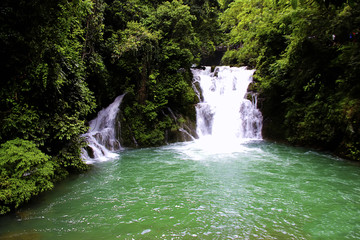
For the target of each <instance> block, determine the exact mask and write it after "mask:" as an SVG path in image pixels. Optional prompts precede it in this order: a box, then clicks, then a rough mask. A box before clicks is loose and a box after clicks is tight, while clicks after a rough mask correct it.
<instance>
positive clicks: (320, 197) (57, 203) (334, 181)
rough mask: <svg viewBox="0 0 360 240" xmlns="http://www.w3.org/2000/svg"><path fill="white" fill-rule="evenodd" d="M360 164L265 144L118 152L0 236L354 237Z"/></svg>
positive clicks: (3, 227) (15, 218) (11, 220)
mask: <svg viewBox="0 0 360 240" xmlns="http://www.w3.org/2000/svg"><path fill="white" fill-rule="evenodd" d="M359 178H360V168H359V165H358V164H357V163H352V162H348V161H343V160H341V159H337V158H334V157H332V156H330V155H327V154H323V153H318V152H314V151H309V150H307V149H304V148H294V147H288V146H285V145H280V144H275V143H269V142H266V141H249V142H244V143H241V144H238V145H237V146H236V147H235V148H232V149H231V148H230V147H225V148H220V147H219V148H216V146H215V145H211V144H210V143H208V142H202V141H194V142H188V143H177V144H172V145H168V146H164V147H159V148H147V149H136V150H126V151H124V152H122V153H121V154H120V155H119V156H118V158H116V159H113V160H110V161H106V162H98V163H95V164H94V167H93V169H92V170H91V171H89V172H87V173H85V174H82V175H80V176H76V177H73V178H72V179H69V180H67V181H65V182H62V183H60V184H59V185H58V186H57V187H56V188H55V190H54V191H52V192H48V193H45V194H43V195H42V196H41V197H39V198H38V199H36V200H34V201H33V202H32V203H31V204H29V205H28V206H26V207H23V208H22V209H21V210H19V211H18V212H17V214H13V215H9V216H5V217H1V218H0V239H67V240H71V239H336V240H338V239H359V238H360V183H359Z"/></svg>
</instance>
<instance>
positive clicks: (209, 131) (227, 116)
mask: <svg viewBox="0 0 360 240" xmlns="http://www.w3.org/2000/svg"><path fill="white" fill-rule="evenodd" d="M253 73H254V70H247V69H246V68H245V67H242V68H237V67H227V66H222V67H216V69H215V71H214V72H211V68H210V67H206V69H205V70H202V69H194V70H193V74H194V83H198V84H199V86H200V88H201V93H202V96H198V97H199V100H200V103H199V104H197V106H196V113H197V134H198V136H199V139H200V140H202V141H205V143H204V144H205V145H208V147H207V148H208V149H209V150H214V148H215V149H218V148H222V150H229V151H230V152H231V151H232V150H233V149H234V148H238V147H239V143H241V142H244V141H248V140H259V139H262V136H261V129H262V115H261V112H260V111H259V110H258V109H257V106H256V104H257V100H256V96H255V95H254V96H253V97H252V99H253V100H252V101H250V100H248V99H246V95H247V89H248V86H249V84H250V83H251V82H252V75H253Z"/></svg>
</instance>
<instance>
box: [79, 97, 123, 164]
mask: <svg viewBox="0 0 360 240" xmlns="http://www.w3.org/2000/svg"><path fill="white" fill-rule="evenodd" d="M124 95H125V94H124ZM124 95H121V96H118V97H117V98H116V99H115V101H114V102H113V103H112V104H110V105H109V106H108V107H107V108H105V109H102V110H101V111H100V112H99V113H98V116H97V117H96V118H95V119H93V120H91V121H90V122H89V124H90V129H89V131H88V132H87V133H85V134H83V135H82V136H83V137H85V139H86V141H87V142H88V147H87V148H86V149H82V158H83V159H84V160H85V162H86V163H92V162H94V161H104V160H107V159H109V158H113V157H116V156H117V154H116V153H114V151H118V150H121V149H122V147H121V144H120V142H119V140H118V136H117V135H118V134H117V133H116V129H119V127H117V126H116V124H118V122H117V121H116V119H117V115H118V112H119V106H120V104H121V101H122V99H123V97H124Z"/></svg>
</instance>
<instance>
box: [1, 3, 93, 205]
mask: <svg viewBox="0 0 360 240" xmlns="http://www.w3.org/2000/svg"><path fill="white" fill-rule="evenodd" d="M92 8H93V3H92V2H91V1H88V0H84V1H75V2H73V1H66V0H62V1H56V2H53V1H52V2H49V1H2V3H1V11H0V20H1V25H0V45H1V47H0V58H1V62H2V64H1V66H0V68H1V74H2V76H1V79H2V87H1V89H0V123H1V124H0V126H1V127H0V142H1V143H5V142H7V143H9V144H10V145H4V146H3V148H4V149H2V154H1V157H2V161H3V164H7V165H9V166H14V165H11V164H19V166H21V164H24V166H26V167H24V169H23V170H21V169H20V168H14V171H15V170H17V171H18V172H14V173H11V174H10V175H6V173H5V172H4V171H5V169H1V170H4V171H3V172H2V174H3V175H2V178H3V179H4V184H3V185H2V187H1V191H5V192H8V193H6V194H7V195H6V198H5V199H2V203H5V204H7V206H13V207H18V206H19V204H21V202H23V201H26V200H28V199H29V197H30V196H33V195H36V194H37V193H39V192H41V191H43V190H47V189H50V188H51V187H52V184H50V182H46V181H55V180H56V179H60V178H63V177H64V176H66V174H68V172H69V171H79V170H84V169H87V166H86V165H85V164H84V163H83V161H82V160H81V159H80V147H81V146H82V145H83V143H82V140H81V138H80V134H82V133H84V132H85V131H86V129H87V127H86V126H85V120H86V116H87V115H88V114H89V113H90V112H91V111H92V110H93V109H94V106H95V102H94V98H93V96H92V93H91V92H90V91H89V89H88V87H87V84H86V82H85V76H86V67H85V64H84V63H85V62H84V60H83V51H85V50H87V49H88V46H89V45H88V44H85V36H86V35H87V30H86V28H84V27H83V23H84V22H85V20H86V17H87V16H88V15H89V14H90V13H91V11H92ZM15 138H21V139H25V140H28V141H30V142H31V144H35V145H36V146H37V147H38V149H39V150H38V149H36V150H34V147H33V145H30V143H29V142H27V141H26V142H20V143H18V141H15V142H8V141H10V140H12V139H15ZM25 143H26V144H25ZM19 144H20V146H19V153H18V154H19V155H18V156H16V155H14V151H15V150H14V148H12V147H11V146H13V145H19ZM9 149H12V150H11V151H10V150H9ZM27 149H28V150H29V151H30V153H29V154H28V155H27V154H25V153H23V152H26V150H27ZM44 154H46V155H48V156H51V158H49V157H45V156H46V155H44ZM35 155H38V156H37V157H36V156H35ZM15 158H16V159H15ZM36 158H38V159H39V160H35V159H36ZM6 159H7V161H5V160H6ZM15 160H16V161H17V162H14V161H15ZM12 162H14V163H12ZM25 164H27V165H25ZM39 164H41V165H43V166H44V167H43V169H44V171H45V169H48V171H49V173H48V174H47V175H44V176H42V175H41V174H43V173H41V171H43V170H41V171H40V169H39V171H38V174H30V175H29V176H30V178H31V179H30V180H31V181H28V180H27V178H29V177H26V178H24V177H22V176H23V175H22V174H23V173H22V172H24V171H35V170H34V168H36V166H37V165H39ZM39 166H40V165H39ZM50 166H51V169H50ZM52 168H54V170H52ZM50 170H51V171H55V173H56V177H54V178H52V179H51V180H50V179H47V178H46V181H45V177H46V176H48V175H50ZM44 174H45V172H44ZM43 177H44V179H43V180H41V179H42V178H43ZM33 178H38V180H36V179H33ZM38 181H40V182H38ZM42 182H43V183H44V184H45V183H46V185H42V184H43V183H42ZM22 185H23V187H21V186H22ZM25 188H26V189H25ZM11 189H12V190H11ZM15 189H18V190H16V191H18V192H16V191H15ZM10 190H11V191H12V193H10V192H9V191H10ZM15 198H18V199H15ZM6 209H8V207H6ZM6 209H2V212H4V211H6Z"/></svg>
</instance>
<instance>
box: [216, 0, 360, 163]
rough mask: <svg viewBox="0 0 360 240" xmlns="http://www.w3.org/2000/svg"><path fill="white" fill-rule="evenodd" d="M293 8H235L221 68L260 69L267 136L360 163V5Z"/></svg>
mask: <svg viewBox="0 0 360 240" xmlns="http://www.w3.org/2000/svg"><path fill="white" fill-rule="evenodd" d="M293 2H294V1H291V2H290V1H277V3H276V4H274V2H272V1H255V0H254V1H252V0H251V1H250V0H249V1H236V2H234V3H233V4H231V5H230V8H229V9H228V10H227V11H226V12H225V13H224V14H223V15H222V22H223V27H224V29H227V30H228V31H229V34H228V36H229V40H228V41H229V44H231V45H234V46H241V47H240V48H239V49H233V50H230V51H228V52H227V53H226V55H225V56H224V58H223V61H224V62H225V63H227V64H240V65H242V64H244V65H248V66H251V67H254V68H256V69H257V71H256V76H255V78H256V80H257V81H258V82H257V89H258V91H259V92H260V97H261V98H263V99H262V100H263V101H262V107H263V114H264V117H265V123H264V124H265V126H264V134H265V136H267V137H272V138H283V139H284V138H286V139H287V140H288V141H290V142H293V143H296V144H301V145H309V146H312V147H321V148H325V149H330V150H334V149H336V151H337V152H338V153H339V154H340V155H342V156H345V157H348V158H351V159H360V155H359V150H360V145H359V143H360V139H359V136H360V128H359V124H358V123H359V121H360V118H359V117H360V115H359V112H358V109H359V107H360V105H359V104H360V98H359V95H358V92H359V88H360V84H359V82H358V81H357V76H359V69H358V64H359V63H360V62H359V60H360V59H359V57H358V55H359V54H358V53H359V38H358V35H357V32H358V31H359V27H358V26H359V20H360V12H359V11H360V6H359V4H357V3H354V2H351V4H350V5H347V4H345V3H344V1H343V2H342V3H341V4H339V2H340V1H334V3H333V2H332V1H325V2H322V1H319V3H321V4H319V3H315V2H312V3H308V2H306V1H299V3H297V1H296V3H293ZM323 3H324V4H323ZM335 3H336V4H335Z"/></svg>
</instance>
